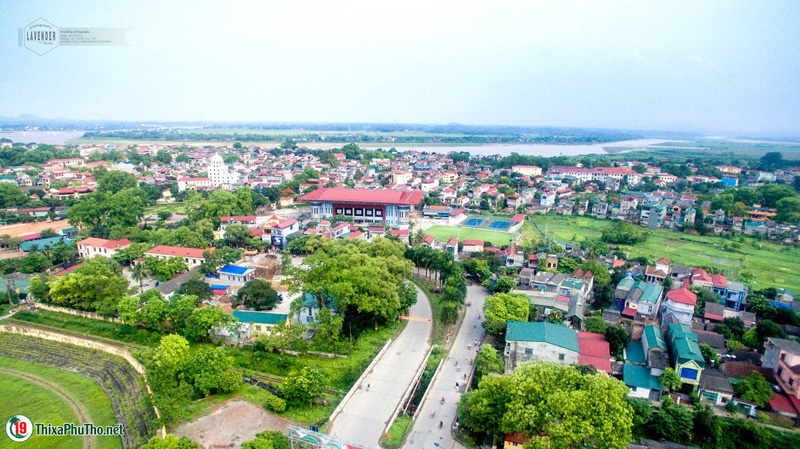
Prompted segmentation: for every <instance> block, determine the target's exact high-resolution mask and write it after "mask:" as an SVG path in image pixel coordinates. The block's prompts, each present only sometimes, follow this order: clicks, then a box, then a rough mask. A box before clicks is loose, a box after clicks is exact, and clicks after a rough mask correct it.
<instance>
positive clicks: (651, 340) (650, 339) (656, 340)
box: [644, 325, 667, 352]
mask: <svg viewBox="0 0 800 449" xmlns="http://www.w3.org/2000/svg"><path fill="white" fill-rule="evenodd" d="M644 335H645V337H646V338H647V344H648V345H650V348H661V350H662V351H664V352H667V344H666V343H664V336H663V334H662V333H661V329H659V328H658V326H656V325H651V326H647V327H645V328H644ZM648 349H649V348H648Z"/></svg>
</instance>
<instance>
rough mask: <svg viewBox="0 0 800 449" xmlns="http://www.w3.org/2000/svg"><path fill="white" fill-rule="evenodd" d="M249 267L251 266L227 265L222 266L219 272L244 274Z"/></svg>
mask: <svg viewBox="0 0 800 449" xmlns="http://www.w3.org/2000/svg"><path fill="white" fill-rule="evenodd" d="M249 269H250V267H240V266H238V265H225V266H224V267H222V268H220V270H219V272H220V273H225V274H238V275H242V274H245V273H246V272H247V270H249Z"/></svg>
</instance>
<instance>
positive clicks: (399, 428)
mask: <svg viewBox="0 0 800 449" xmlns="http://www.w3.org/2000/svg"><path fill="white" fill-rule="evenodd" d="M409 426H411V416H409V415H404V416H398V417H397V419H395V420H394V424H392V427H390V428H389V432H388V433H386V434H385V435H384V436H383V437H381V447H384V448H386V449H396V448H399V447H400V446H401V445H402V444H403V440H404V437H405V435H406V432H408V429H409Z"/></svg>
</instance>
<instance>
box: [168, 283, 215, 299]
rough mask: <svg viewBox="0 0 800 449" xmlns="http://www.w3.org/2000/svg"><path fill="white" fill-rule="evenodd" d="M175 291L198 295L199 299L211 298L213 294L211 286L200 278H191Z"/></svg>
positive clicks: (180, 293)
mask: <svg viewBox="0 0 800 449" xmlns="http://www.w3.org/2000/svg"><path fill="white" fill-rule="evenodd" d="M175 293H176V294H178V295H192V296H194V297H196V298H197V300H198V301H205V300H207V299H211V295H212V294H213V292H212V291H211V287H210V286H209V285H208V284H206V283H205V282H203V280H202V279H200V278H191V279H189V280H188V281H186V282H184V283H183V284H181V286H180V287H178V290H177V291H176V292H175Z"/></svg>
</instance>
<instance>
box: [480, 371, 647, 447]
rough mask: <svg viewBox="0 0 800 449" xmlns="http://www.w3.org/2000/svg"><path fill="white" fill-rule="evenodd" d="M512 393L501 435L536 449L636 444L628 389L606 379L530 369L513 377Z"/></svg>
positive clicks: (568, 372) (514, 374)
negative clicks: (520, 438) (519, 437)
mask: <svg viewBox="0 0 800 449" xmlns="http://www.w3.org/2000/svg"><path fill="white" fill-rule="evenodd" d="M491 377H492V376H490V377H489V378H491ZM487 379H488V378H487ZM482 383H483V382H481V385H479V386H478V390H480V389H481V388H482ZM511 392H512V393H511V394H510V400H509V401H508V404H507V405H506V410H505V413H502V424H501V429H500V430H502V431H503V432H504V433H513V432H522V433H523V434H524V435H526V436H528V437H529V438H530V439H531V444H532V447H560V448H561V447H563V448H579V447H583V445H584V444H587V443H588V444H589V445H591V446H592V447H595V448H600V449H609V448H620V447H626V446H627V445H628V443H629V442H630V441H631V439H632V430H631V428H632V422H633V417H632V410H631V407H630V406H629V405H628V403H627V402H626V400H625V398H626V397H627V394H628V388H627V387H626V386H625V385H624V384H623V383H622V382H620V381H619V380H617V379H614V378H612V377H609V376H606V375H605V374H589V375H586V374H582V373H581V372H580V371H579V370H578V369H577V368H575V367H572V366H560V365H556V364H550V363H527V364H523V365H522V366H520V367H518V368H517V369H516V370H515V371H514V373H513V374H511Z"/></svg>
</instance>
